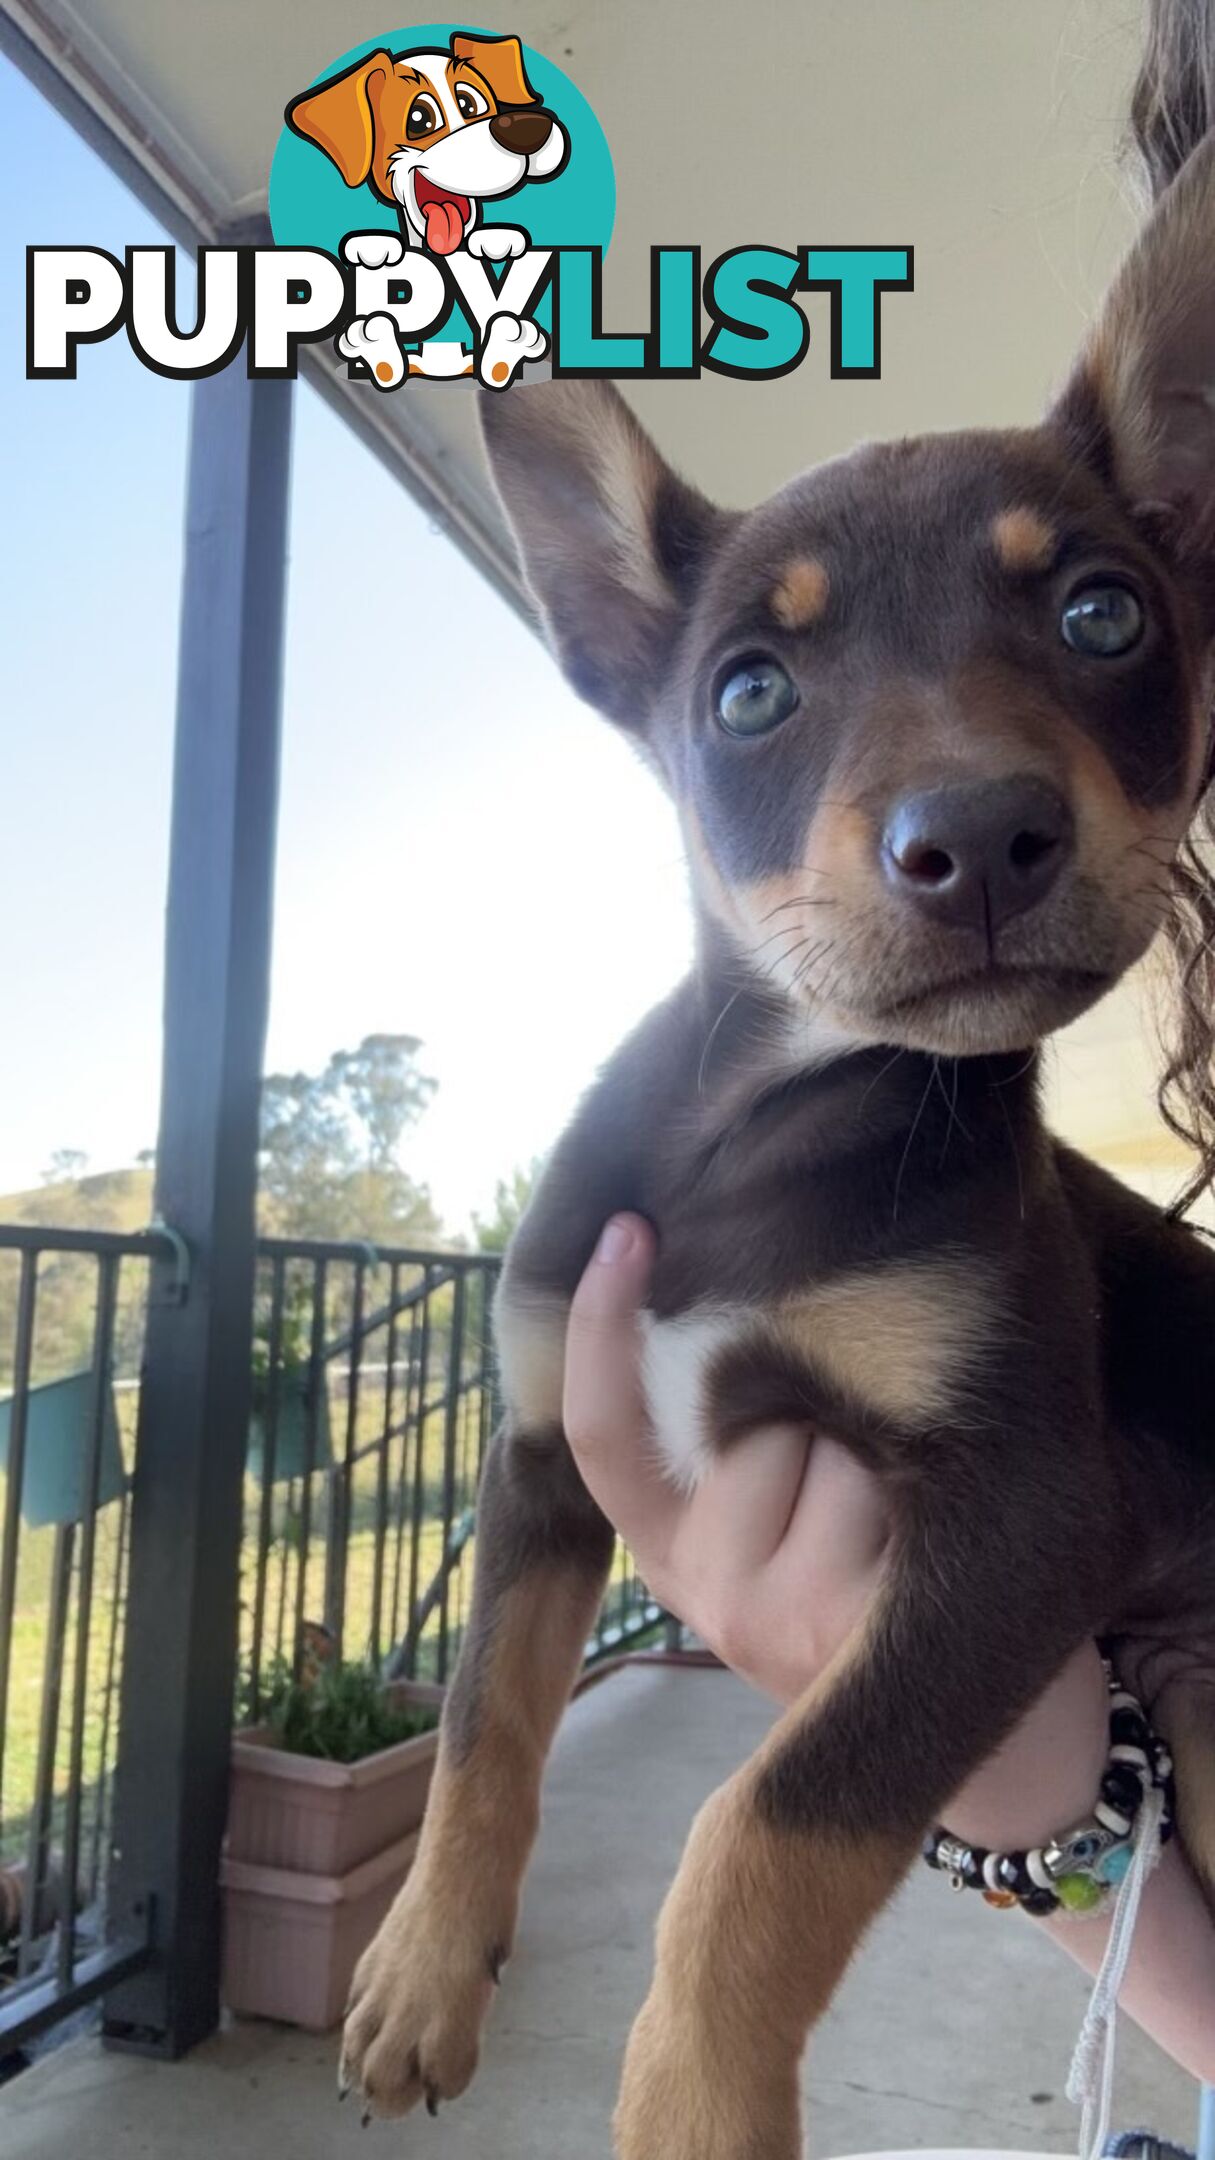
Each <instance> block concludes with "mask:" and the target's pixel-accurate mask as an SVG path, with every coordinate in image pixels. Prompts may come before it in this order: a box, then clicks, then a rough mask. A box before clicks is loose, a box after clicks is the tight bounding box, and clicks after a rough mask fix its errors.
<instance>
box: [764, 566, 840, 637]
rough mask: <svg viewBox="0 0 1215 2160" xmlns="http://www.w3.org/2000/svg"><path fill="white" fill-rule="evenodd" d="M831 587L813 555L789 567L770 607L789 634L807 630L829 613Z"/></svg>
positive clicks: (771, 597) (777, 587)
mask: <svg viewBox="0 0 1215 2160" xmlns="http://www.w3.org/2000/svg"><path fill="white" fill-rule="evenodd" d="M830 590H831V586H830V580H829V579H828V576H827V572H826V571H825V569H824V568H823V565H822V563H821V562H819V561H818V560H817V559H816V558H815V557H814V556H813V555H803V556H799V557H797V558H796V559H795V560H794V561H793V562H791V563H788V564H786V566H785V569H784V571H783V573H782V576H781V580H780V583H779V584H778V585H777V586H776V587H775V588H774V589H773V591H772V593H771V594H770V596H769V599H768V606H769V607H770V609H771V610H772V613H773V614H774V615H775V617H776V620H777V622H778V623H780V624H781V625H782V626H783V628H784V629H786V630H808V629H809V628H810V626H811V624H812V623H816V622H819V621H820V620H821V619H822V616H823V615H824V614H825V612H826V607H827V598H828V594H829V593H830Z"/></svg>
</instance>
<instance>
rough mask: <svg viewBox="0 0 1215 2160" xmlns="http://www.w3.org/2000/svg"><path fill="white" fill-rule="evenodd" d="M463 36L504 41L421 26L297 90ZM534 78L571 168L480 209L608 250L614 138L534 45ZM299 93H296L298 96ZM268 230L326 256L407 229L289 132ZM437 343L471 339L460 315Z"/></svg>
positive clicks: (357, 53)
mask: <svg viewBox="0 0 1215 2160" xmlns="http://www.w3.org/2000/svg"><path fill="white" fill-rule="evenodd" d="M457 32H459V33H460V34H461V35H463V36H467V37H497V36H500V35H501V33H500V32H498V31H494V30H476V29H474V28H472V27H471V25H469V24H468V23H463V22H438V23H417V24H414V25H413V26H412V27H411V28H409V29H407V30H397V31H393V32H386V33H385V34H384V35H383V36H381V37H373V38H365V39H364V40H363V42H362V43H361V44H359V45H352V46H351V48H350V50H349V52H345V53H342V54H341V55H340V56H339V58H338V59H336V60H334V61H332V62H331V63H330V65H329V66H328V67H326V68H322V69H321V71H320V74H319V75H316V76H314V77H313V80H312V82H311V83H301V84H300V86H299V89H300V91H303V90H306V89H307V90H310V89H312V88H313V87H314V84H316V83H322V82H327V81H328V79H329V77H330V76H331V75H340V74H342V73H343V71H344V70H345V69H346V68H348V67H353V66H354V65H355V64H356V62H358V61H359V60H364V59H366V58H367V57H368V55H369V54H371V53H373V52H378V51H379V50H380V49H381V47H383V48H384V49H386V50H387V51H388V52H390V53H392V54H393V56H394V57H396V56H398V55H401V54H407V53H409V52H421V51H432V52H433V51H435V50H444V49H445V48H446V47H447V46H448V45H449V44H450V42H451V39H452V37H453V36H454V35H455V34H456V33H457ZM523 58H524V64H525V66H526V69H527V75H528V80H529V81H530V83H531V84H532V87H533V89H534V90H535V91H536V94H537V96H538V97H539V98H540V100H541V102H542V103H543V104H544V105H546V106H547V107H548V110H549V111H550V112H551V113H553V114H554V115H555V116H556V118H557V119H558V120H559V121H560V123H561V125H562V127H563V128H564V130H565V133H566V137H567V139H568V142H569V146H570V147H569V157H568V159H567V160H566V164H565V168H564V170H563V171H562V172H559V173H558V174H557V176H556V178H555V179H554V180H541V181H536V182H532V183H530V184H529V183H527V182H525V183H524V185H523V186H522V187H521V188H519V189H518V190H517V192H516V193H515V194H513V195H504V196H498V197H497V198H495V199H493V200H491V201H488V202H485V203H483V204H482V205H481V218H482V220H483V222H484V223H485V224H487V225H519V226H522V228H523V230H524V231H525V232H527V233H528V234H530V236H531V240H532V244H533V246H535V247H538V248H559V247H583V248H585V247H598V248H602V249H603V250H604V251H605V252H606V250H607V247H608V243H609V241H610V240H611V237H612V226H613V224H614V222H615V217H616V175H615V171H614V169H613V166H612V153H611V151H610V150H609V149H608V145H607V137H606V136H605V134H604V132H603V129H602V128H601V127H600V125H599V122H598V120H597V119H596V118H595V115H594V113H593V112H592V110H591V107H590V106H589V105H588V104H587V101H586V99H585V98H584V97H583V95H582V92H581V91H580V90H579V89H578V87H577V85H576V84H575V83H573V82H571V80H570V78H569V76H568V75H567V74H566V73H565V71H564V69H563V68H559V67H558V66H557V65H556V63H555V61H552V60H546V59H545V57H544V54H543V53H539V52H537V51H536V50H535V48H534V46H531V45H524V46H523ZM295 94H298V93H295ZM270 227H271V231H272V232H273V234H274V238H275V242H276V244H277V245H278V246H279V247H310V248H324V249H325V250H326V252H327V253H328V254H330V255H339V256H340V253H341V245H342V241H343V240H344V238H345V236H346V234H347V233H350V232H379V231H382V232H399V231H400V224H399V220H398V219H397V216H396V214H395V212H394V211H393V209H392V206H391V204H390V203H384V202H381V201H380V199H379V197H378V196H377V195H374V194H373V193H372V191H371V189H370V188H369V187H360V188H349V187H347V186H346V183H345V181H344V180H343V178H342V176H341V174H340V172H339V171H338V169H337V167H336V166H335V165H334V164H333V163H332V162H331V161H330V159H329V158H327V157H326V156H325V153H324V151H323V150H319V149H318V148H317V146H316V144H315V143H310V142H305V141H304V139H303V137H302V136H300V135H297V134H295V132H294V131H293V129H291V128H289V127H287V126H284V127H283V130H282V133H281V134H280V136H279V139H278V144H277V147H276V149H275V152H274V158H273V161H272V163H271V166H270ZM535 314H536V320H537V322H540V323H542V324H543V325H544V326H545V328H548V327H549V318H550V296H549V294H548V293H545V295H544V298H543V300H542V301H541V302H540V304H539V306H538V307H537V308H536V311H535ZM436 335H437V336H438V337H440V338H464V339H467V338H468V337H469V335H470V331H469V327H468V324H467V323H466V321H465V319H464V317H463V315H462V314H461V313H460V311H459V309H458V308H453V310H452V313H451V315H450V316H449V317H448V319H447V321H446V323H445V324H444V326H443V328H442V329H441V330H440V331H438V332H437V333H436Z"/></svg>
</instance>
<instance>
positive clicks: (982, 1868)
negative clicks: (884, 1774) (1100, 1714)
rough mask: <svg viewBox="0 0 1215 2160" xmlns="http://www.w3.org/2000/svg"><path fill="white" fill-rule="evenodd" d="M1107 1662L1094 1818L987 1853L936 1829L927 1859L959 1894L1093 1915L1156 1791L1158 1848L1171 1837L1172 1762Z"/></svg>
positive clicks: (1119, 1873)
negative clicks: (1027, 1847)
mask: <svg viewBox="0 0 1215 2160" xmlns="http://www.w3.org/2000/svg"><path fill="white" fill-rule="evenodd" d="M1102 1662H1103V1663H1104V1665H1105V1677H1106V1683H1107V1686H1108V1688H1109V1696H1110V1746H1109V1754H1108V1756H1107V1758H1106V1764H1105V1770H1104V1772H1103V1774H1102V1778H1101V1796H1100V1798H1099V1799H1098V1801H1097V1803H1096V1806H1095V1807H1094V1809H1093V1812H1092V1815H1091V1816H1090V1817H1089V1818H1088V1820H1087V1821H1085V1822H1082V1823H1077V1824H1075V1825H1074V1826H1073V1828H1072V1829H1070V1830H1064V1831H1061V1832H1060V1834H1059V1836H1058V1837H1053V1838H1051V1839H1049V1840H1048V1842H1047V1843H1046V1844H1045V1845H1038V1846H1035V1847H1033V1849H1032V1850H1031V1851H1028V1852H1014V1853H998V1852H988V1851H986V1850H985V1849H984V1847H983V1846H981V1845H968V1844H967V1843H966V1842H965V1840H964V1839H962V1838H957V1837H954V1836H953V1835H952V1833H951V1832H950V1831H948V1830H945V1829H943V1828H941V1827H940V1826H938V1828H937V1829H935V1830H933V1831H930V1833H929V1835H928V1837H927V1838H926V1839H925V1841H924V1858H925V1860H926V1861H927V1862H928V1865H929V1867H932V1868H939V1869H941V1870H942V1872H943V1873H944V1874H946V1875H947V1876H948V1877H949V1881H950V1886H951V1888H953V1889H954V1890H980V1891H982V1894H983V1896H984V1898H985V1899H986V1900H987V1903H988V1904H989V1905H996V1906H1000V1907H1009V1906H1013V1905H1019V1906H1020V1907H1021V1909H1022V1911H1024V1912H1028V1913H1034V1914H1036V1915H1038V1916H1039V1917H1041V1916H1042V1915H1043V1914H1046V1913H1052V1912H1059V1911H1061V1910H1062V1911H1065V1912H1072V1913H1093V1912H1096V1911H1098V1910H1099V1909H1100V1907H1101V1906H1103V1905H1104V1904H1105V1902H1106V1900H1107V1898H1108V1897H1109V1895H1110V1893H1111V1891H1113V1890H1114V1889H1116V1887H1117V1885H1118V1884H1119V1883H1120V1882H1121V1881H1122V1879H1123V1876H1124V1875H1125V1874H1126V1871H1127V1869H1128V1868H1129V1866H1130V1864H1131V1854H1132V1852H1133V1850H1134V1841H1135V1818H1136V1816H1137V1815H1138V1813H1139V1810H1140V1807H1141V1806H1142V1804H1143V1798H1144V1794H1145V1793H1147V1792H1149V1791H1150V1790H1151V1789H1152V1787H1153V1786H1154V1787H1155V1788H1156V1789H1157V1790H1158V1791H1160V1792H1162V1793H1163V1794H1164V1814H1163V1817H1162V1820H1161V1826H1160V1837H1161V1843H1162V1844H1164V1843H1167V1841H1168V1839H1169V1838H1170V1837H1171V1836H1172V1833H1173V1764H1172V1758H1171V1757H1170V1755H1169V1751H1168V1749H1167V1747H1166V1746H1165V1744H1164V1742H1163V1740H1161V1739H1159V1738H1158V1737H1157V1735H1156V1734H1155V1733H1154V1732H1153V1731H1152V1728H1151V1726H1150V1724H1149V1723H1148V1720H1147V1717H1146V1716H1145V1714H1144V1711H1143V1708H1142V1706H1141V1704H1140V1703H1138V1702H1137V1701H1136V1700H1135V1697H1134V1696H1133V1695H1131V1694H1129V1693H1128V1692H1127V1690H1126V1689H1125V1688H1124V1687H1123V1686H1122V1685H1121V1683H1120V1682H1119V1680H1118V1679H1117V1677H1116V1675H1115V1673H1114V1671H1113V1669H1112V1667H1111V1666H1110V1663H1109V1660H1108V1659H1103V1661H1102Z"/></svg>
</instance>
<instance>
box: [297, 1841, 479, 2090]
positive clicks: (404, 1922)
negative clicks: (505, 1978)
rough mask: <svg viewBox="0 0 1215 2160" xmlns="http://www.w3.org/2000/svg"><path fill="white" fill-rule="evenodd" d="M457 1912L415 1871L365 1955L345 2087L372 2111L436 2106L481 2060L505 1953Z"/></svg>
mask: <svg viewBox="0 0 1215 2160" xmlns="http://www.w3.org/2000/svg"><path fill="white" fill-rule="evenodd" d="M444 1913H446V1916H447V1917H446V1920H445V1919H444V1918H443V1914H444ZM451 1920H452V1912H451V1907H450V1903H449V1901H447V1900H439V1899H433V1900H432V1899H431V1898H429V1897H428V1896H427V1893H426V1891H425V1889H424V1887H423V1886H422V1884H421V1883H420V1882H418V1883H414V1882H413V1881H412V1880H411V1881H409V1882H407V1883H406V1885H405V1888H404V1890H403V1891H402V1892H401V1895H400V1897H399V1898H398V1899H397V1902H396V1904H395V1905H394V1906H393V1909H392V1911H391V1912H390V1913H389V1915H388V1918H387V1919H386V1921H385V1922H384V1925H383V1927H382V1928H381V1929H380V1932H379V1934H378V1935H377V1936H376V1938H375V1941H374V1942H373V1943H372V1944H371V1946H370V1948H369V1949H367V1950H365V1951H364V1953H363V1956H362V1957H361V1958H360V1960H359V1963H358V1967H357V1969H356V1971H355V1976H354V1984H353V1986H352V1988H351V1991H350V2005H349V2008H348V2010H347V2013H346V2024H345V2028H344V2030H343V2034H342V2060H341V2068H340V2070H339V2072H338V2087H339V2091H340V2092H341V2093H342V2094H343V2095H344V2094H345V2093H346V2092H348V2091H350V2090H352V2089H353V2090H356V2091H358V2092H359V2093H361V2095H362V2100H363V2107H364V2111H365V2115H384V2116H394V2115H407V2114H408V2113H409V2111H410V2109H411V2108H414V2107H416V2106H417V2104H418V2102H419V2101H423V2102H424V2103H425V2106H426V2108H427V2111H428V2113H430V2114H431V2115H435V2114H437V2113H438V2110H439V2104H440V2102H441V2101H443V2100H454V2099H455V2098H456V2097H457V2095H458V2094H460V2093H462V2092H463V2091H464V2088H465V2086H466V2085H467V2084H468V2083H469V2080H470V2079H471V2077H472V2074H473V2072H474V2070H475V2069H476V2067H477V2056H478V2054H479V2052H480V2046H481V2027H482V2025H483V2024H484V2022H485V2013H486V2011H487V2010H488V2008H489V2004H490V2000H491V1997H492V1995H493V1992H494V1984H495V1982H496V1980H497V1978H498V1974H499V1971H500V1968H501V1964H502V1961H503V1958H504V1956H505V1952H504V1951H503V1950H502V1949H500V1948H496V1947H495V1946H494V1945H493V1944H491V1943H485V1942H483V1941H482V1940H481V1939H480V1936H479V1935H476V1934H474V1933H472V1932H471V1931H470V1929H469V1928H468V1927H467V1926H464V1927H461V1926H460V1925H459V1924H457V1925H455V1926H453V1925H452V1924H451Z"/></svg>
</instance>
